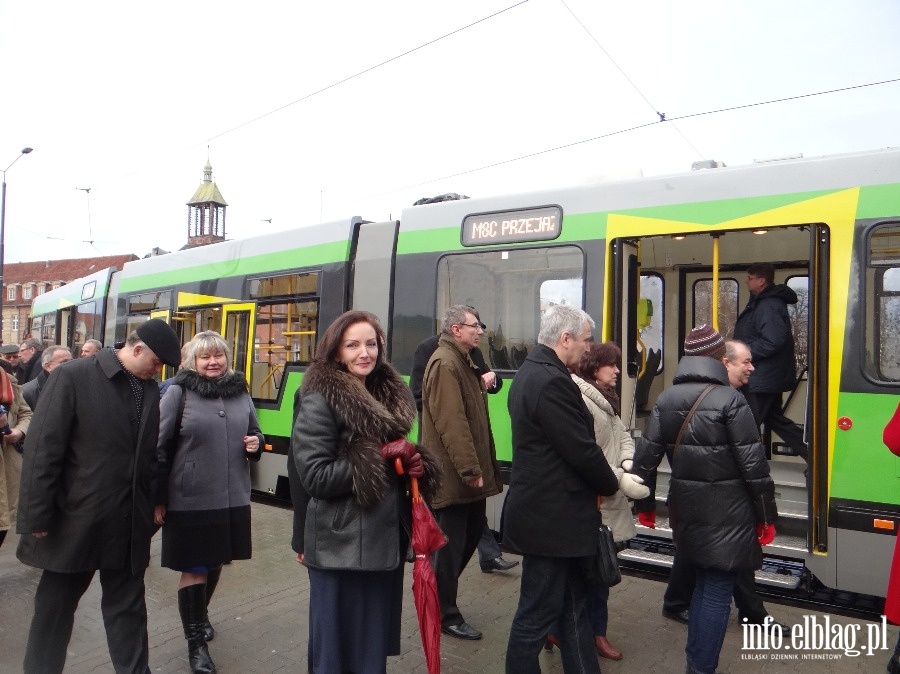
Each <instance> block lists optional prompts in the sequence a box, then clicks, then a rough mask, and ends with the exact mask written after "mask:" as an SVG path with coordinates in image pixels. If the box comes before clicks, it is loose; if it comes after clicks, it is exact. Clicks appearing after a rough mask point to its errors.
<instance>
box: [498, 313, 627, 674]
mask: <svg viewBox="0 0 900 674" xmlns="http://www.w3.org/2000/svg"><path fill="white" fill-rule="evenodd" d="M593 325H594V322H593V321H592V320H591V318H590V316H588V315H587V314H586V313H585V312H584V311H582V310H581V309H576V308H575V307H570V306H566V305H556V306H553V307H551V308H550V309H548V310H547V311H546V312H545V313H544V315H543V316H542V317H541V329H540V333H539V334H538V342H539V343H538V345H537V346H535V347H534V348H533V349H532V350H531V352H530V353H529V354H528V357H527V358H526V359H525V362H524V363H523V364H522V366H521V367H520V368H519V371H518V372H517V373H516V376H515V378H514V379H513V383H512V388H511V390H510V394H509V415H510V422H511V424H512V442H513V457H512V477H511V479H510V483H509V491H508V493H507V496H506V501H505V503H504V505H503V542H504V544H505V545H506V546H507V547H508V548H509V549H511V550H514V551H516V552H519V553H521V554H522V555H523V560H522V585H521V590H520V596H519V606H518V609H517V610H516V615H515V617H514V618H513V622H512V626H511V627H510V631H509V644H508V645H507V649H506V672H507V674H538V673H539V672H540V664H539V660H538V656H539V654H540V651H541V647H542V645H543V644H544V639H545V637H546V636H547V633H548V632H549V631H550V626H551V625H552V624H553V622H554V621H555V620H557V619H559V625H560V637H561V640H562V644H563V647H562V649H561V653H562V659H563V670H564V671H566V672H585V673H588V672H594V673H597V674H599V672H600V665H599V662H598V660H597V650H596V648H595V646H594V635H593V631H592V629H591V625H590V621H589V619H588V615H587V595H588V592H589V590H588V586H587V577H586V574H585V570H586V568H588V565H589V564H590V561H591V560H592V559H593V558H594V557H595V556H596V554H597V536H598V534H597V527H598V526H599V524H600V517H599V513H598V510H597V495H598V494H599V495H601V496H611V495H612V494H614V493H615V492H616V490H617V489H618V488H619V485H618V481H617V480H616V476H615V473H613V471H612V469H611V468H610V467H609V464H608V463H607V461H606V459H605V458H604V456H603V453H602V452H601V450H600V448H599V447H597V444H596V442H595V441H594V421H593V418H592V417H591V413H590V412H589V411H588V409H587V407H586V406H585V404H584V401H583V400H582V398H581V391H580V390H579V388H578V386H577V385H576V384H575V382H573V381H572V378H571V377H570V376H569V370H570V369H571V368H573V367H574V366H575V365H576V364H577V363H578V361H579V360H580V359H581V356H582V354H583V353H584V352H585V350H586V349H587V347H588V344H589V343H590V340H591V328H592V327H593Z"/></svg>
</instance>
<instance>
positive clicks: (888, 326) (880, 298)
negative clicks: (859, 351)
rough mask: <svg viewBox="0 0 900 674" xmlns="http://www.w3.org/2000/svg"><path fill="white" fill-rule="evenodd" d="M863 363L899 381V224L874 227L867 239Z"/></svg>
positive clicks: (883, 376)
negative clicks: (864, 355)
mask: <svg viewBox="0 0 900 674" xmlns="http://www.w3.org/2000/svg"><path fill="white" fill-rule="evenodd" d="M867 262H868V264H867V269H866V302H865V312H866V339H865V354H866V357H865V367H866V369H867V370H868V372H869V373H870V374H871V375H872V376H873V377H874V378H876V379H880V380H882V381H892V382H898V381H900V225H897V224H890V225H886V226H881V227H877V228H876V229H874V230H873V231H872V234H871V235H870V236H869V240H868V255H867Z"/></svg>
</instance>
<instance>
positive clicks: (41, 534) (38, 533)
mask: <svg viewBox="0 0 900 674" xmlns="http://www.w3.org/2000/svg"><path fill="white" fill-rule="evenodd" d="M31 535H32V536H34V537H35V538H45V537H46V536H47V532H46V531H35V532H34V533H33V534H31Z"/></svg>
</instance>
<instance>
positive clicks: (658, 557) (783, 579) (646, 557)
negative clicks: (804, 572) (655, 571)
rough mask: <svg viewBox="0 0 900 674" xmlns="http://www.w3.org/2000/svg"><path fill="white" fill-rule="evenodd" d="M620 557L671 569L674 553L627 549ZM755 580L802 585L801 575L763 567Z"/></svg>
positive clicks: (792, 587)
mask: <svg viewBox="0 0 900 674" xmlns="http://www.w3.org/2000/svg"><path fill="white" fill-rule="evenodd" d="M619 559H620V560H621V561H624V562H636V563H638V564H651V565H653V566H662V567H666V568H669V569H671V568H672V563H673V559H674V558H673V557H672V555H667V554H664V553H661V552H650V551H649V550H635V549H631V548H629V549H626V550H622V551H621V552H620V553H619ZM753 578H754V580H755V581H756V582H757V583H759V584H760V585H770V586H773V587H780V588H784V589H788V590H796V589H797V587H799V585H800V576H799V575H794V574H792V573H779V572H777V571H768V570H765V569H761V570H759V571H756V572H755V573H754V574H753Z"/></svg>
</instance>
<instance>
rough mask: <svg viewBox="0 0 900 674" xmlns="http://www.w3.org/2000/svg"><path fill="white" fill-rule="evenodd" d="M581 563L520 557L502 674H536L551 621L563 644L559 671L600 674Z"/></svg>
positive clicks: (567, 559)
mask: <svg viewBox="0 0 900 674" xmlns="http://www.w3.org/2000/svg"><path fill="white" fill-rule="evenodd" d="M583 564H584V560H582V559H581V558H567V557H540V556H538V555H527V554H526V555H524V556H523V557H522V585H521V589H520V591H519V607H518V608H517V609H516V615H515V617H514V618H513V621H512V626H511V627H510V630H509V643H508V644H507V647H506V672H507V674H540V671H541V667H540V662H539V655H540V652H541V647H542V646H543V644H544V638H545V637H546V636H547V633H548V632H549V631H550V626H551V625H552V624H553V622H554V621H556V620H559V625H560V632H559V637H560V642H561V643H562V645H563V648H561V649H560V654H561V657H562V663H563V671H564V672H579V673H581V674H600V663H599V662H598V660H597V650H596V648H595V647H594V636H593V634H591V625H590V620H589V618H588V612H587V595H588V592H589V589H588V587H587V583H586V581H585V577H584V566H583ZM572 645H575V647H574V648H573V647H572Z"/></svg>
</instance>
